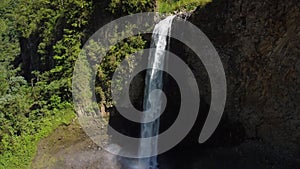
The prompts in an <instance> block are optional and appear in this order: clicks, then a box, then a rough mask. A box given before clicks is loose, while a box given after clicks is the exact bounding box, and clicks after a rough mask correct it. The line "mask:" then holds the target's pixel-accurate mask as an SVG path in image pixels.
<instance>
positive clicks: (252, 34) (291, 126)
mask: <svg viewBox="0 0 300 169" xmlns="http://www.w3.org/2000/svg"><path fill="white" fill-rule="evenodd" d="M189 20H190V21H191V22H192V23H193V24H195V25H196V26H198V27H199V28H200V29H201V30H202V31H203V32H204V33H205V34H206V35H207V36H208V38H209V39H210V40H211V41H212V43H213V45H214V46H215V47H216V49H217V51H218V53H219V54H220V57H221V60H222V62H223V64H224V68H225V71H226V78H227V88H228V95H227V103H226V108H225V115H224V118H226V119H229V121H232V122H237V123H240V124H242V127H243V130H244V131H245V138H244V139H257V140H262V141H264V142H266V143H270V144H272V145H275V146H280V147H281V146H282V147H284V148H289V149H290V150H293V151H295V152H300V132H299V131H300V95H299V93H300V89H299V86H300V79H299V77H300V57H299V55H300V22H299V20H300V3H299V2H298V1H297V0H291V1H284V0H277V1H260V0H214V1H213V2H212V3H210V4H208V5H207V6H206V7H204V8H198V9H197V10H196V11H195V12H194V13H193V14H192V16H191V17H190V19H189ZM184 50H185V52H186V53H188V54H187V55H186V56H185V57H186V58H187V63H188V64H189V65H190V66H191V68H192V69H193V70H194V72H195V75H196V77H197V80H198V82H199V84H200V86H202V88H200V89H201V94H202V95H201V96H202V97H204V100H206V102H207V103H209V101H210V98H209V97H210V91H209V83H208V77H207V74H206V72H205V69H204V68H203V66H202V63H201V61H199V60H197V59H195V57H193V53H192V52H191V51H189V49H188V48H186V49H184ZM233 127H234V126H233ZM237 127H240V126H237Z"/></svg>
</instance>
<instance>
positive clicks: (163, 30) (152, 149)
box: [137, 16, 175, 169]
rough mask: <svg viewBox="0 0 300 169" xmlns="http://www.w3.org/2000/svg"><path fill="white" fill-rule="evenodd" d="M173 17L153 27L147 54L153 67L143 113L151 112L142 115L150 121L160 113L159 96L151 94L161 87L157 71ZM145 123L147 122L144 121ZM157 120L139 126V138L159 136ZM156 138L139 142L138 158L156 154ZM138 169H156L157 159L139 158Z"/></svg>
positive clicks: (150, 70)
mask: <svg viewBox="0 0 300 169" xmlns="http://www.w3.org/2000/svg"><path fill="white" fill-rule="evenodd" d="M174 17H175V16H169V17H167V18H165V19H164V20H162V21H160V22H159V23H158V24H156V25H155V28H154V31H153V35H152V42H151V48H155V50H152V51H151V52H150V54H149V59H148V67H153V69H148V71H147V74H146V79H145V91H144V92H145V93H144V103H143V107H144V111H146V110H149V109H150V108H151V110H152V111H151V112H146V113H145V114H144V118H145V119H152V117H155V116H156V115H157V114H158V113H159V114H160V113H161V101H162V100H161V94H160V93H155V94H153V93H152V94H151V95H150V93H151V91H152V90H155V89H159V90H162V87H163V72H162V71H159V70H158V69H160V70H163V69H164V66H165V59H166V58H165V56H166V52H165V50H166V47H167V46H168V36H169V37H170V33H171V28H172V21H173V19H174ZM146 121H147V120H146ZM159 123H160V121H159V118H158V119H156V120H155V121H153V122H149V123H142V124H141V138H147V137H152V136H156V135H158V134H159ZM157 143H158V139H157V137H153V138H151V139H149V140H148V141H141V142H140V145H139V152H138V153H139V156H140V157H145V155H146V154H157V152H158V151H157ZM137 168H138V169H158V163H157V157H156V156H153V157H149V158H141V159H139V162H138V166H137Z"/></svg>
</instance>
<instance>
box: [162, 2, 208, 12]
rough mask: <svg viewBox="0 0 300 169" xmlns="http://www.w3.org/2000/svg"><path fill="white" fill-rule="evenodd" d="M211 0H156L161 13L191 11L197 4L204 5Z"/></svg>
mask: <svg viewBox="0 0 300 169" xmlns="http://www.w3.org/2000/svg"><path fill="white" fill-rule="evenodd" d="M211 1H212V0H158V2H157V7H158V11H159V12H161V13H173V12H175V11H177V12H179V11H180V12H187V11H192V10H194V9H195V8H196V7H198V6H204V5H205V4H207V3H209V2H211Z"/></svg>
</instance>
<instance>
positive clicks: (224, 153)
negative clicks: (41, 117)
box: [32, 121, 300, 169]
mask: <svg viewBox="0 0 300 169" xmlns="http://www.w3.org/2000/svg"><path fill="white" fill-rule="evenodd" d="M122 161H124V160H122ZM133 162H134V160H133ZM159 162H160V168H162V169H241V168H242V169H253V168H255V169H297V168H300V167H299V166H300V158H299V154H298V156H297V154H291V153H289V152H285V151H279V150H278V149H274V148H272V147H271V146H269V145H266V144H263V143H260V142H259V141H246V142H244V143H242V144H241V145H239V146H235V147H218V148H206V149H203V148H192V149H181V148H179V149H176V150H172V151H170V152H168V153H165V154H163V155H161V156H160V157H159ZM32 168H33V169H45V168H46V169H119V168H120V158H116V157H115V156H113V155H111V154H109V153H107V152H106V151H104V150H102V149H101V148H100V147H98V146H97V145H96V144H94V143H93V141H92V140H90V139H89V138H88V137H87V136H86V134H85V133H84V131H83V130H82V128H81V127H80V125H79V124H78V122H76V121H74V122H73V123H71V124H70V125H68V126H60V127H59V128H58V129H56V130H55V131H54V132H53V133H52V134H51V135H49V136H48V137H47V138H45V139H43V140H42V141H41V142H40V143H39V146H38V152H37V154H36V157H35V159H34V161H33V163H32ZM123 168H128V167H124V166H123ZM129 168H130V167H129Z"/></svg>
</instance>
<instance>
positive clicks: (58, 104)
mask: <svg viewBox="0 0 300 169" xmlns="http://www.w3.org/2000/svg"><path fill="white" fill-rule="evenodd" d="M205 2H207V1H205V0H200V1H199V0H198V1H197V0H189V1H187V0H179V1H163V0H160V1H159V2H158V7H159V11H160V12H173V11H175V10H181V9H185V10H189V9H192V8H194V7H195V6H197V5H199V4H204V3H205ZM98 7H101V10H103V11H101V12H102V13H103V14H104V15H103V16H112V18H111V19H114V18H117V17H120V16H123V15H127V14H132V13H137V12H146V11H154V7H155V1H153V0H130V1H121V0H107V1H101V2H95V1H92V0H52V1H49V0H35V1H28V0H1V1H0V38H1V41H0V49H1V52H0V169H2V168H3V169H18V168H20V169H26V168H29V166H30V163H31V161H32V159H33V157H34V155H35V152H36V146H37V143H38V142H39V140H40V139H41V138H43V137H45V136H47V135H48V134H49V133H51V132H52V131H53V130H54V129H55V128H57V127H58V126H59V125H62V124H65V125H67V124H69V123H70V122H71V121H72V119H74V117H75V113H74V108H73V103H72V92H71V84H72V74H73V69H74V63H75V61H76V59H77V57H78V55H79V53H80V50H81V48H82V46H83V44H84V42H85V41H86V40H87V38H88V37H89V36H90V35H91V34H92V33H93V31H95V29H96V28H93V22H94V20H93V19H92V17H91V16H92V15H93V14H95V13H97V12H98V13H99V9H98ZM95 11H97V12H95ZM100 22H101V21H100ZM131 29H134V28H131ZM131 29H128V30H127V31H131ZM114 36H118V35H117V34H116V35H114ZM145 45H146V41H145V40H144V39H143V38H142V36H132V37H130V38H127V39H125V40H123V41H122V42H119V43H117V44H116V45H114V46H112V47H111V50H110V51H109V52H108V53H107V55H106V56H105V58H104V59H103V61H102V63H101V65H99V67H98V72H97V76H96V97H97V99H98V101H99V105H98V106H101V107H104V108H105V109H107V108H110V107H112V106H113V104H114V103H113V102H112V98H111V93H110V92H109V91H110V89H111V84H110V82H111V78H112V75H113V72H114V71H115V69H116V68H117V67H118V65H119V64H120V62H121V61H122V60H123V59H124V58H127V59H129V60H134V59H137V58H134V56H132V55H130V54H132V53H135V52H138V51H139V50H140V49H143V48H144V47H145ZM128 64H129V68H133V67H134V65H130V63H128ZM128 71H131V70H124V72H125V74H126V72H128ZM119 78H120V79H119V80H120V83H126V82H124V81H122V80H123V79H122V78H123V77H121V76H120V77H119Z"/></svg>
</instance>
